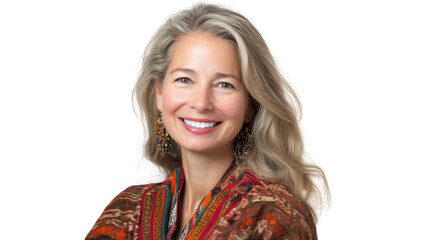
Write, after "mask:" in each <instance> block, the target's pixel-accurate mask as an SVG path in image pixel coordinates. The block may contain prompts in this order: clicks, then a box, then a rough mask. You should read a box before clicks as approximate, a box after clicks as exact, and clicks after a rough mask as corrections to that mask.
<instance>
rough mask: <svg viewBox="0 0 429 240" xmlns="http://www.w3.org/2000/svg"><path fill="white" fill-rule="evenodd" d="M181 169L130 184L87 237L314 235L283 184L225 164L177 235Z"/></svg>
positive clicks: (120, 239)
mask: <svg viewBox="0 0 429 240" xmlns="http://www.w3.org/2000/svg"><path fill="white" fill-rule="evenodd" d="M184 181H185V179H184V174H183V170H182V168H180V167H179V168H176V169H175V170H174V171H173V172H172V173H171V174H170V175H169V176H168V177H167V179H166V180H165V181H164V182H163V183H157V184H148V185H139V186H132V187H129V188H127V189H126V190H124V191H123V192H122V193H120V194H119V195H118V196H117V197H116V198H115V199H113V200H112V202H111V203H110V204H109V205H108V206H107V207H106V209H105V210H104V212H103V213H102V215H101V216H100V218H99V219H98V220H97V222H96V223H95V225H94V227H93V228H92V230H91V231H90V232H89V234H88V235H87V237H86V239H87V240H102V239H103V240H113V239H117V240H125V239H129V240H143V239H145V240H146V239H237V240H238V239H288V240H292V239H293V240H295V239H316V240H317V235H316V228H315V224H314V221H313V218H312V216H311V214H310V212H309V211H308V210H307V208H306V207H305V206H304V204H303V203H302V202H301V201H299V200H298V199H297V198H295V197H294V196H293V195H292V194H291V193H290V191H289V190H288V189H287V187H286V186H284V185H283V184H280V183H274V182H270V181H268V180H265V179H259V178H257V177H255V175H254V174H252V172H251V171H250V170H239V169H238V168H237V167H236V166H231V167H230V168H229V169H228V170H227V171H226V173H225V174H224V176H223V177H222V179H221V180H220V181H219V183H218V184H217V185H216V187H215V188H213V189H212V191H210V193H208V194H207V195H206V197H205V198H204V199H203V200H202V201H201V203H200V205H199V206H198V208H197V211H196V212H195V213H194V215H193V216H192V218H191V220H190V221H189V222H188V224H187V225H186V227H185V229H184V230H183V231H182V232H181V233H179V232H178V231H179V230H178V229H177V228H178V225H179V224H178V222H177V219H178V218H179V217H178V216H179V213H180V201H179V200H180V190H181V189H182V186H183V184H184Z"/></svg>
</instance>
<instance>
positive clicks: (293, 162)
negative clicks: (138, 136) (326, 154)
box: [134, 4, 329, 218]
mask: <svg viewBox="0 0 429 240" xmlns="http://www.w3.org/2000/svg"><path fill="white" fill-rule="evenodd" d="M193 32H208V33H211V34H213V35H215V36H217V37H220V38H222V39H225V40H227V41H229V42H230V43H231V44H232V45H233V46H234V47H235V48H236V49H237V53H238V55H239V59H240V62H241V71H242V77H243V82H244V85H245V86H246V88H247V90H248V92H249V95H250V102H251V104H252V108H253V110H254V111H255V116H254V118H253V121H252V124H251V132H252V138H253V139H252V141H253V143H254V147H253V149H252V150H251V152H250V153H249V156H248V159H247V161H246V163H243V164H242V166H241V167H244V165H245V167H247V168H250V169H251V170H252V171H254V172H255V173H256V174H257V175H258V176H259V177H262V178H267V179H270V180H272V181H278V182H282V183H284V184H285V185H286V186H287V187H288V188H289V189H290V191H292V193H293V194H294V195H295V196H296V197H298V198H299V199H300V200H301V201H303V202H304V204H306V205H307V207H308V208H309V209H310V211H311V212H312V213H313V216H314V217H315V218H316V214H315V212H314V208H313V207H314V206H311V205H310V201H311V202H313V201H314V200H319V203H320V200H321V199H322V194H321V192H320V191H319V190H318V189H319V188H318V187H317V185H316V183H315V182H314V178H315V177H316V178H318V179H321V181H322V183H324V186H326V190H327V191H326V196H328V198H329V189H328V185H327V181H326V177H325V174H324V172H323V171H322V170H321V169H320V168H319V167H317V166H315V165H312V164H309V163H307V162H305V161H304V157H303V156H304V146H303V141H302V136H301V132H300V128H299V125H298V119H299V117H300V114H301V104H300V102H299V100H298V98H297V95H296V94H295V92H294V90H293V89H292V88H291V87H290V85H289V84H288V83H287V82H286V80H285V79H284V78H283V76H282V75H281V74H280V73H279V71H278V69H277V67H276V65H275V62H274V59H273V57H272V55H271V53H270V51H269V49H268V47H267V45H266V43H265V41H264V39H263V38H262V36H261V35H260V34H259V32H258V30H257V29H256V28H255V27H254V26H253V25H252V24H251V23H250V22H249V21H248V20H247V19H246V18H245V17H244V16H242V15H240V14H238V13H236V12H233V11H231V10H229V9H225V8H221V7H219V6H216V5H210V4H197V5H195V6H194V7H192V8H191V9H188V10H184V11H181V12H179V13H177V14H175V15H173V16H171V17H170V18H169V19H168V20H167V21H166V22H165V23H164V24H163V25H162V26H161V27H160V28H159V30H158V31H157V32H156V34H155V35H154V36H153V37H152V39H151V40H150V42H149V44H148V46H147V48H146V50H145V54H144V58H143V67H142V70H141V74H140V77H139V79H138V81H137V83H136V85H135V88H134V96H135V98H136V99H137V102H138V105H139V108H140V113H141V116H142V121H143V125H145V128H146V129H147V130H148V132H147V136H148V139H147V142H146V145H145V155H146V157H147V158H148V159H149V160H150V161H152V162H154V163H155V164H156V165H158V166H160V167H161V168H162V169H163V170H164V171H165V172H166V173H169V172H171V171H172V170H173V169H174V168H176V167H177V166H179V165H180V163H181V159H180V158H181V157H180V148H179V146H178V145H177V144H175V143H173V147H172V149H171V150H170V151H169V154H166V155H164V156H162V155H161V153H160V150H159V149H158V147H157V142H156V136H155V134H154V132H155V123H156V121H157V118H158V110H157V107H156V96H155V87H156V84H157V83H159V82H161V81H163V79H164V77H165V74H166V70H167V66H168V64H169V56H170V52H171V50H172V47H173V45H174V43H175V41H177V39H178V38H179V37H180V36H183V35H185V34H189V33H193ZM143 119H144V120H143ZM145 122H146V124H145Z"/></svg>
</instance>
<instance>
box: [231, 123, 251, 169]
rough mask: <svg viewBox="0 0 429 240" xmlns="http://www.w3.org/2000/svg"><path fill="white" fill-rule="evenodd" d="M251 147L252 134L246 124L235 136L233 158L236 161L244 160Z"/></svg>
mask: <svg viewBox="0 0 429 240" xmlns="http://www.w3.org/2000/svg"><path fill="white" fill-rule="evenodd" d="M252 147H253V144H252V134H251V133H250V129H249V127H248V126H247V124H246V125H245V126H243V128H242V129H241V130H240V132H239V133H238V135H237V137H235V152H234V157H235V160H236V161H237V162H243V161H245V160H246V159H247V156H248V152H249V151H250V150H251V149H252Z"/></svg>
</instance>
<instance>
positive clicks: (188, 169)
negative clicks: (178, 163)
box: [182, 147, 234, 214]
mask: <svg viewBox="0 0 429 240" xmlns="http://www.w3.org/2000/svg"><path fill="white" fill-rule="evenodd" d="M233 159H234V157H233V151H232V147H230V148H228V151H222V152H221V151H217V152H216V151H214V152H211V153H197V152H190V151H186V150H183V149H182V163H183V172H184V174H185V179H186V181H185V186H184V189H183V190H184V191H182V204H183V205H182V211H186V212H188V213H191V214H192V213H194V212H195V210H196V208H197V207H198V204H199V203H200V202H201V200H202V199H203V198H204V197H205V196H206V195H207V194H208V193H209V192H210V191H211V190H212V189H213V188H214V187H215V186H216V184H217V183H218V182H219V180H220V179H221V178H222V176H223V174H224V173H225V171H226V170H227V169H228V168H229V166H231V163H232V161H233Z"/></svg>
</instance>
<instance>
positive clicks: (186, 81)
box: [174, 77, 191, 83]
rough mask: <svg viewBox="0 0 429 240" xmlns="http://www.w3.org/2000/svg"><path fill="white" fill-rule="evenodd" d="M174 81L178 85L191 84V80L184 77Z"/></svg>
mask: <svg viewBox="0 0 429 240" xmlns="http://www.w3.org/2000/svg"><path fill="white" fill-rule="evenodd" d="M174 81H175V82H178V83H191V80H190V79H189V78H186V77H181V78H178V79H176V80H174Z"/></svg>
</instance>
